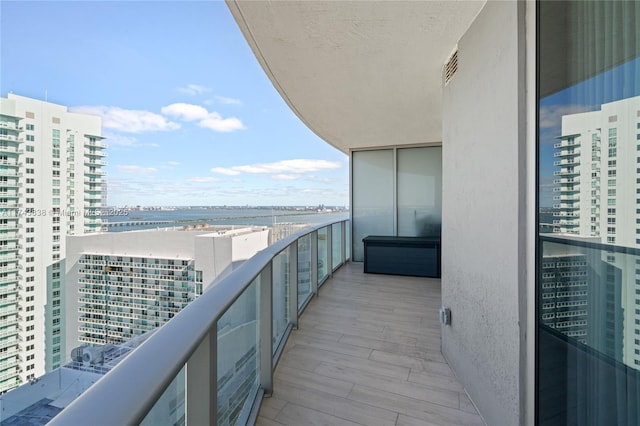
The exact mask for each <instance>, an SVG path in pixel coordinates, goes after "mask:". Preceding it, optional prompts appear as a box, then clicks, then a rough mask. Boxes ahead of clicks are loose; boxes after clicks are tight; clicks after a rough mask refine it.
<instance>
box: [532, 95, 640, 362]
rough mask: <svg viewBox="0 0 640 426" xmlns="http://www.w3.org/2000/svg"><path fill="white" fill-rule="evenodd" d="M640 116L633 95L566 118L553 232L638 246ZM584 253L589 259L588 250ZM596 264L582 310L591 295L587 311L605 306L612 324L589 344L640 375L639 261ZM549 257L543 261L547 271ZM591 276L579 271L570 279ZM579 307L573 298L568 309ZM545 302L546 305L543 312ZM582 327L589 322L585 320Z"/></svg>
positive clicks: (608, 258)
mask: <svg viewBox="0 0 640 426" xmlns="http://www.w3.org/2000/svg"><path fill="white" fill-rule="evenodd" d="M639 110H640V96H635V97H631V98H626V99H623V100H618V101H615V102H610V103H605V104H602V105H601V106H600V108H599V109H598V110H595V111H590V112H584V113H577V114H567V115H564V116H563V117H562V127H561V131H562V133H561V136H560V137H559V139H560V142H558V143H556V144H555V148H556V152H555V153H554V156H555V157H556V158H559V159H558V160H556V161H555V162H554V165H555V166H559V168H560V170H559V171H556V172H555V175H556V176H557V177H558V178H557V179H555V180H554V182H555V184H557V185H558V186H557V187H556V188H555V189H554V192H555V193H556V194H559V195H555V196H554V202H555V203H556V204H555V205H554V207H555V208H556V209H557V211H556V212H555V213H554V215H555V216H556V219H555V220H554V226H555V228H554V231H555V232H557V233H564V234H575V235H577V236H580V237H590V238H591V239H592V240H593V241H597V242H598V243H603V244H616V245H619V246H624V247H639V246H640V237H639V235H640V234H639V233H638V232H640V231H637V232H630V231H631V230H636V229H638V228H640V225H639V224H640V210H639V209H637V208H636V206H637V205H636V204H637V199H638V198H639V195H638V194H639V192H638V191H640V190H639V189H637V188H638V185H637V182H638V179H640V169H639V168H638V165H639V164H640V163H638V161H637V160H636V153H637V152H638V150H639V149H640V148H638V144H639V143H640V139H638V138H640V136H638V135H639V134H640V128H638V124H637V122H638V112H637V111H639ZM580 250H581V251H582V252H583V253H584V249H580ZM582 256H583V257H584V254H582ZM598 257H599V259H598V260H596V259H594V260H593V261H592V262H591V263H592V266H595V263H599V264H600V267H594V269H592V271H593V272H592V273H597V274H598V275H599V279H598V280H596V281H593V280H592V279H590V280H589V281H590V283H591V284H590V285H589V288H588V289H587V288H585V289H584V292H585V294H584V295H583V296H584V299H585V300H584V303H585V305H586V304H587V301H586V299H587V296H586V293H587V292H589V293H592V294H591V297H589V299H590V300H591V302H590V304H594V303H595V304H596V305H601V308H602V309H603V310H605V311H606V312H609V318H608V319H607V322H604V323H602V324H601V326H600V327H599V330H593V331H594V336H592V338H590V339H589V341H590V344H591V345H592V346H593V347H598V348H601V349H600V350H601V351H602V352H604V353H606V354H607V355H609V356H611V357H613V358H614V359H617V360H619V361H621V362H624V363H625V364H627V365H629V366H630V367H633V368H638V367H639V366H640V341H639V340H638V339H637V334H636V330H637V331H638V332H640V325H639V324H640V311H638V309H637V301H636V297H637V296H636V295H637V293H636V290H635V289H636V285H637V283H640V269H639V270H636V262H635V261H634V260H633V259H630V258H629V256H628V255H627V254H625V253H616V252H614V251H610V252H602V253H601V254H600V255H599V256H598ZM552 258H553V257H546V258H545V264H547V263H548V262H549V261H550V260H551V259H552ZM580 263H581V264H582V263H583V262H580ZM584 264H585V265H586V264H587V262H584ZM587 272H588V271H584V272H583V271H579V270H577V269H576V267H575V266H574V267H572V268H571V272H567V273H571V274H581V273H584V274H587ZM544 280H545V274H544V273H543V288H544V286H545V285H548V284H545V283H544ZM597 283H600V284H597ZM544 291H545V290H543V292H544ZM549 294H551V293H545V294H543V295H542V297H543V298H544V297H545V296H547V295H549ZM554 294H559V293H558V292H556V293H554ZM547 302H548V303H550V301H547ZM554 302H555V300H554ZM581 302H582V301H579V300H577V299H575V298H573V299H572V300H571V302H569V303H573V304H576V303H581ZM544 303H545V301H544V300H543V307H544ZM605 305H606V306H605ZM589 312H590V315H591V316H593V315H597V312H598V309H597V308H596V307H595V306H591V307H590V308H589ZM544 315H545V314H544V313H543V320H544ZM584 321H585V322H589V321H588V318H587V317H585V318H584ZM615 330H619V331H618V332H617V333H616V332H615ZM584 331H585V332H586V329H585V330H584ZM569 335H570V334H569ZM623 336H624V338H623ZM623 342H624V343H623Z"/></svg>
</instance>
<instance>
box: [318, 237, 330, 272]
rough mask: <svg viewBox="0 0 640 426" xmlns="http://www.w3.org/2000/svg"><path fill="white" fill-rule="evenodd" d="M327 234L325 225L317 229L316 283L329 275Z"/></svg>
mask: <svg viewBox="0 0 640 426" xmlns="http://www.w3.org/2000/svg"><path fill="white" fill-rule="evenodd" d="M327 236H328V230H327V227H326V226H325V227H324V228H320V229H318V283H321V282H322V281H323V280H324V279H325V278H326V277H327V276H328V275H329V268H328V266H329V265H327V263H328V258H329V256H328V252H327V250H328V246H327Z"/></svg>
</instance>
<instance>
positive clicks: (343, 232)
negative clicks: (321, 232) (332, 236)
mask: <svg viewBox="0 0 640 426" xmlns="http://www.w3.org/2000/svg"><path fill="white" fill-rule="evenodd" d="M346 248H347V227H346V226H345V222H340V264H341V265H344V263H345V262H346V261H347V250H346Z"/></svg>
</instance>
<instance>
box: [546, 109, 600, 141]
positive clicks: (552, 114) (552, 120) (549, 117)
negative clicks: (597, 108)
mask: <svg viewBox="0 0 640 426" xmlns="http://www.w3.org/2000/svg"><path fill="white" fill-rule="evenodd" d="M593 109H594V108H593V107H592V106H590V105H549V106H543V107H541V108H540V129H549V128H553V127H556V126H560V124H561V122H562V116H563V115H570V114H578V113H581V112H587V111H592V110H593ZM558 136H559V134H558Z"/></svg>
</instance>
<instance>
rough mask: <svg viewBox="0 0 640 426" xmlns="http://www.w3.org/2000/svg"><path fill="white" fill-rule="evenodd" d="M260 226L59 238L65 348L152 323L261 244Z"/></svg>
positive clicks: (120, 339)
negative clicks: (63, 252) (62, 243)
mask: <svg viewBox="0 0 640 426" xmlns="http://www.w3.org/2000/svg"><path fill="white" fill-rule="evenodd" d="M269 233H270V230H269V228H267V227H240V228H233V227H228V226H216V227H214V226H195V227H187V228H181V229H178V228H165V229H158V230H146V231H130V232H111V233H101V234H92V235H82V236H73V237H69V238H68V239H67V261H66V270H65V274H66V280H65V283H66V286H65V289H64V292H65V294H64V311H65V312H66V318H65V321H64V322H65V324H64V325H65V331H64V334H65V342H66V343H65V348H64V349H65V352H64V354H65V355H66V356H67V357H68V356H69V354H70V351H71V350H72V349H73V348H75V347H77V346H79V345H81V344H93V345H104V344H121V343H124V342H126V341H127V340H129V339H131V338H134V337H137V336H140V335H142V334H144V333H146V332H147V331H149V330H153V329H155V328H157V327H159V326H161V325H162V324H164V323H165V322H167V321H168V320H169V319H171V318H173V316H174V315H175V314H176V313H178V312H179V311H180V310H181V309H182V308H184V307H185V306H187V304H189V302H191V301H193V300H194V299H195V298H196V297H197V296H198V295H200V294H202V292H203V291H205V290H206V289H207V288H208V286H209V285H211V284H212V283H213V282H214V280H216V279H217V278H221V277H223V276H225V275H227V274H228V273H230V272H231V271H232V270H233V269H234V268H235V266H237V265H238V264H240V263H242V262H243V261H244V260H246V259H248V258H250V257H251V256H253V255H254V254H256V253H257V252H258V251H260V250H262V249H264V248H266V247H267V246H268V242H269Z"/></svg>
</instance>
